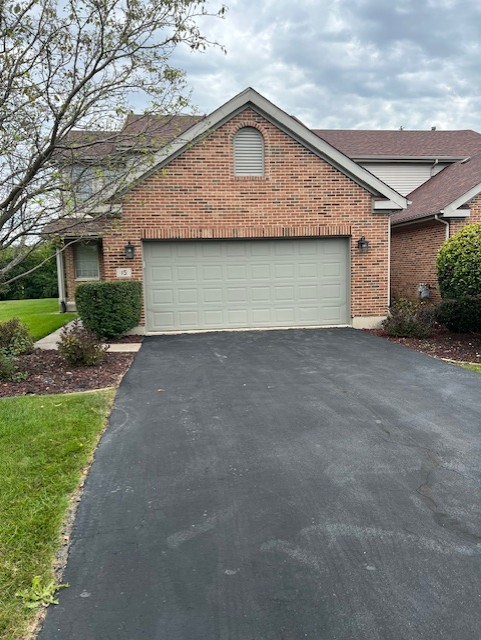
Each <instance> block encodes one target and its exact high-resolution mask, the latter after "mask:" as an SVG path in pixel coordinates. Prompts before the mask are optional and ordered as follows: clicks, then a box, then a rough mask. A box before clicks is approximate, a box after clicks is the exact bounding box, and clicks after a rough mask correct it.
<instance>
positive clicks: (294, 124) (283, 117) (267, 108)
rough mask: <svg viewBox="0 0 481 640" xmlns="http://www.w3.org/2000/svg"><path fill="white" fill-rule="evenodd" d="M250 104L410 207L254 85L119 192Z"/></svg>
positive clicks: (166, 150) (358, 177)
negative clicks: (265, 96) (276, 104)
mask: <svg viewBox="0 0 481 640" xmlns="http://www.w3.org/2000/svg"><path fill="white" fill-rule="evenodd" d="M247 106H252V107H253V108H255V109H256V110H258V111H259V112H260V113H261V115H263V116H265V117H267V118H268V119H270V120H272V121H273V122H274V123H275V124H276V125H277V126H279V125H280V128H281V129H283V130H284V131H285V132H286V133H288V134H290V135H291V137H294V138H295V139H297V140H298V141H299V142H301V143H302V144H304V146H306V147H308V148H309V149H310V150H311V151H313V152H314V153H317V154H318V155H320V156H321V157H323V158H324V159H326V160H327V161H328V162H329V163H330V164H332V165H334V166H335V167H336V168H338V169H339V170H340V171H342V172H343V173H344V174H346V175H348V176H349V177H350V178H352V179H353V180H354V181H355V182H357V183H358V184H360V185H361V186H363V187H364V188H366V189H367V190H368V191H370V192H371V193H374V194H375V195H379V196H384V197H385V198H386V199H387V200H391V201H392V202H394V203H395V204H396V205H397V207H398V208H399V209H405V208H406V207H407V203H406V198H404V197H403V196H402V195H400V194H399V193H398V192H397V191H394V189H392V188H391V187H389V186H388V185H387V184H385V183H384V182H382V180H380V179H379V178H377V177H376V176H375V175H373V174H372V173H370V172H369V171H367V170H366V169H364V168H363V167H361V166H360V165H358V164H357V163H356V162H354V161H353V160H351V159H350V158H348V157H347V156H346V155H344V154H343V153H341V152H340V151H338V150H337V149H335V148H334V147H333V146H331V145H330V144H328V143H327V142H325V140H323V139H322V138H320V137H319V136H317V135H316V134H315V133H313V132H312V131H311V130H310V129H308V128H307V127H306V126H305V125H303V124H302V123H301V122H300V121H299V120H297V119H296V118H293V117H292V116H290V115H288V114H287V113H286V112H285V111H282V109H279V107H276V106H275V105H274V104H273V103H272V102H270V101H269V100H267V99H266V98H264V96H262V95H261V94H260V93H257V91H255V90H254V89H252V88H250V87H249V88H248V89H245V90H244V91H242V92H241V93H239V94H238V95H236V96H234V98H232V99H231V100H229V101H228V102H226V103H225V104H224V105H222V106H221V107H219V108H218V109H216V110H215V111H213V112H212V113H211V114H210V115H209V116H207V117H206V118H204V119H203V120H201V121H200V122H198V123H197V124H195V125H193V126H192V127H191V128H190V129H188V130H187V131H185V132H184V133H183V134H181V135H180V136H179V137H178V138H176V139H175V140H173V141H172V142H171V143H170V144H169V145H168V146H167V147H165V148H164V149H161V150H160V151H158V152H156V153H155V154H154V157H153V164H152V165H151V167H150V168H149V169H147V170H144V171H138V172H137V173H134V174H133V177H132V183H131V184H130V186H129V187H127V188H126V189H124V190H123V191H122V192H121V193H120V194H119V195H122V194H123V193H125V192H127V191H128V190H129V189H130V188H132V186H133V185H134V184H135V183H136V182H137V181H138V180H140V179H143V178H146V177H148V176H149V175H151V174H152V173H153V172H154V171H155V170H157V169H158V168H160V166H161V165H164V164H166V163H167V162H169V161H170V160H171V159H173V158H174V157H176V156H178V155H180V154H181V153H182V152H183V151H184V150H186V149H187V148H189V146H191V145H192V143H194V141H195V140H196V139H197V138H199V137H200V136H202V135H203V134H205V133H208V132H209V131H210V130H212V129H215V128H216V127H218V126H220V125H221V124H222V123H223V122H225V121H227V120H228V119H230V118H231V117H232V116H233V115H234V114H235V113H236V112H239V111H241V110H242V109H243V108H244V107H247Z"/></svg>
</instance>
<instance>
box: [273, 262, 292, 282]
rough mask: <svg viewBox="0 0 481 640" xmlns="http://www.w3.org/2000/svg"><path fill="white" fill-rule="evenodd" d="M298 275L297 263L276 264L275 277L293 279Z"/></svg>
mask: <svg viewBox="0 0 481 640" xmlns="http://www.w3.org/2000/svg"><path fill="white" fill-rule="evenodd" d="M295 277H296V265H295V264H276V265H274V278H275V279H276V280H278V279H281V280H293V279H294V278H295Z"/></svg>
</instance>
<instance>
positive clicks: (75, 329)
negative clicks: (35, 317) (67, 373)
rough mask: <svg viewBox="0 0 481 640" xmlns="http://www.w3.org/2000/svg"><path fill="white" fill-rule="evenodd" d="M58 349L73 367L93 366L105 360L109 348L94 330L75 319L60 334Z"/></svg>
mask: <svg viewBox="0 0 481 640" xmlns="http://www.w3.org/2000/svg"><path fill="white" fill-rule="evenodd" d="M58 351H59V353H60V354H61V355H62V356H63V357H64V358H65V360H66V362H67V364H69V365H71V366H72V367H82V366H87V367H91V366H96V365H99V364H101V363H102V362H103V361H104V359H105V354H106V351H107V348H106V347H105V346H104V345H103V344H102V343H101V342H100V341H99V339H98V338H97V336H96V335H95V333H94V332H93V331H89V330H88V329H86V328H85V327H83V326H82V324H81V323H80V322H79V321H78V320H75V322H73V323H72V325H70V326H69V327H65V329H64V330H63V331H62V333H61V334H60V340H59V342H58Z"/></svg>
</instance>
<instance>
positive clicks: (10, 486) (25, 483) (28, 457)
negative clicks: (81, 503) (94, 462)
mask: <svg viewBox="0 0 481 640" xmlns="http://www.w3.org/2000/svg"><path fill="white" fill-rule="evenodd" d="M113 397H114V391H113V390H111V389H109V390H104V391H98V392H94V393H83V394H79V393H77V394H65V395H53V396H26V397H14V398H4V399H2V400H0V469H2V481H1V484H0V639H1V640H18V638H21V637H23V634H25V633H26V630H27V629H28V627H29V623H30V622H31V620H32V617H33V616H32V611H31V610H28V609H26V608H25V606H24V605H23V603H22V601H21V600H19V599H18V598H16V597H15V593H16V592H18V591H20V590H23V589H29V588H30V586H31V583H32V578H33V577H34V576H37V575H38V576H41V578H42V580H44V581H45V582H46V581H48V580H50V579H52V578H53V559H54V555H55V552H56V551H57V549H58V548H59V544H60V532H61V529H62V523H63V520H64V518H65V515H66V512H67V509H68V505H69V499H70V496H71V495H72V493H73V492H74V491H75V489H76V488H77V487H78V485H79V482H80V478H81V475H82V470H83V469H84V468H85V466H86V465H87V464H88V462H89V461H90V459H91V457H92V453H93V451H94V449H95V446H96V444H97V441H98V438H99V434H100V433H101V432H102V429H103V427H104V424H105V420H106V417H107V415H108V413H109V411H110V407H111V404H112V401H113Z"/></svg>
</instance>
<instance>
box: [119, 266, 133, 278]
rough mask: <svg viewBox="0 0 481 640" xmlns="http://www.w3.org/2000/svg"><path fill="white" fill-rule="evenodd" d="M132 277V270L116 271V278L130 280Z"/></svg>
mask: <svg viewBox="0 0 481 640" xmlns="http://www.w3.org/2000/svg"><path fill="white" fill-rule="evenodd" d="M131 277H132V269H128V268H127V269H124V268H121V269H117V278H131Z"/></svg>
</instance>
